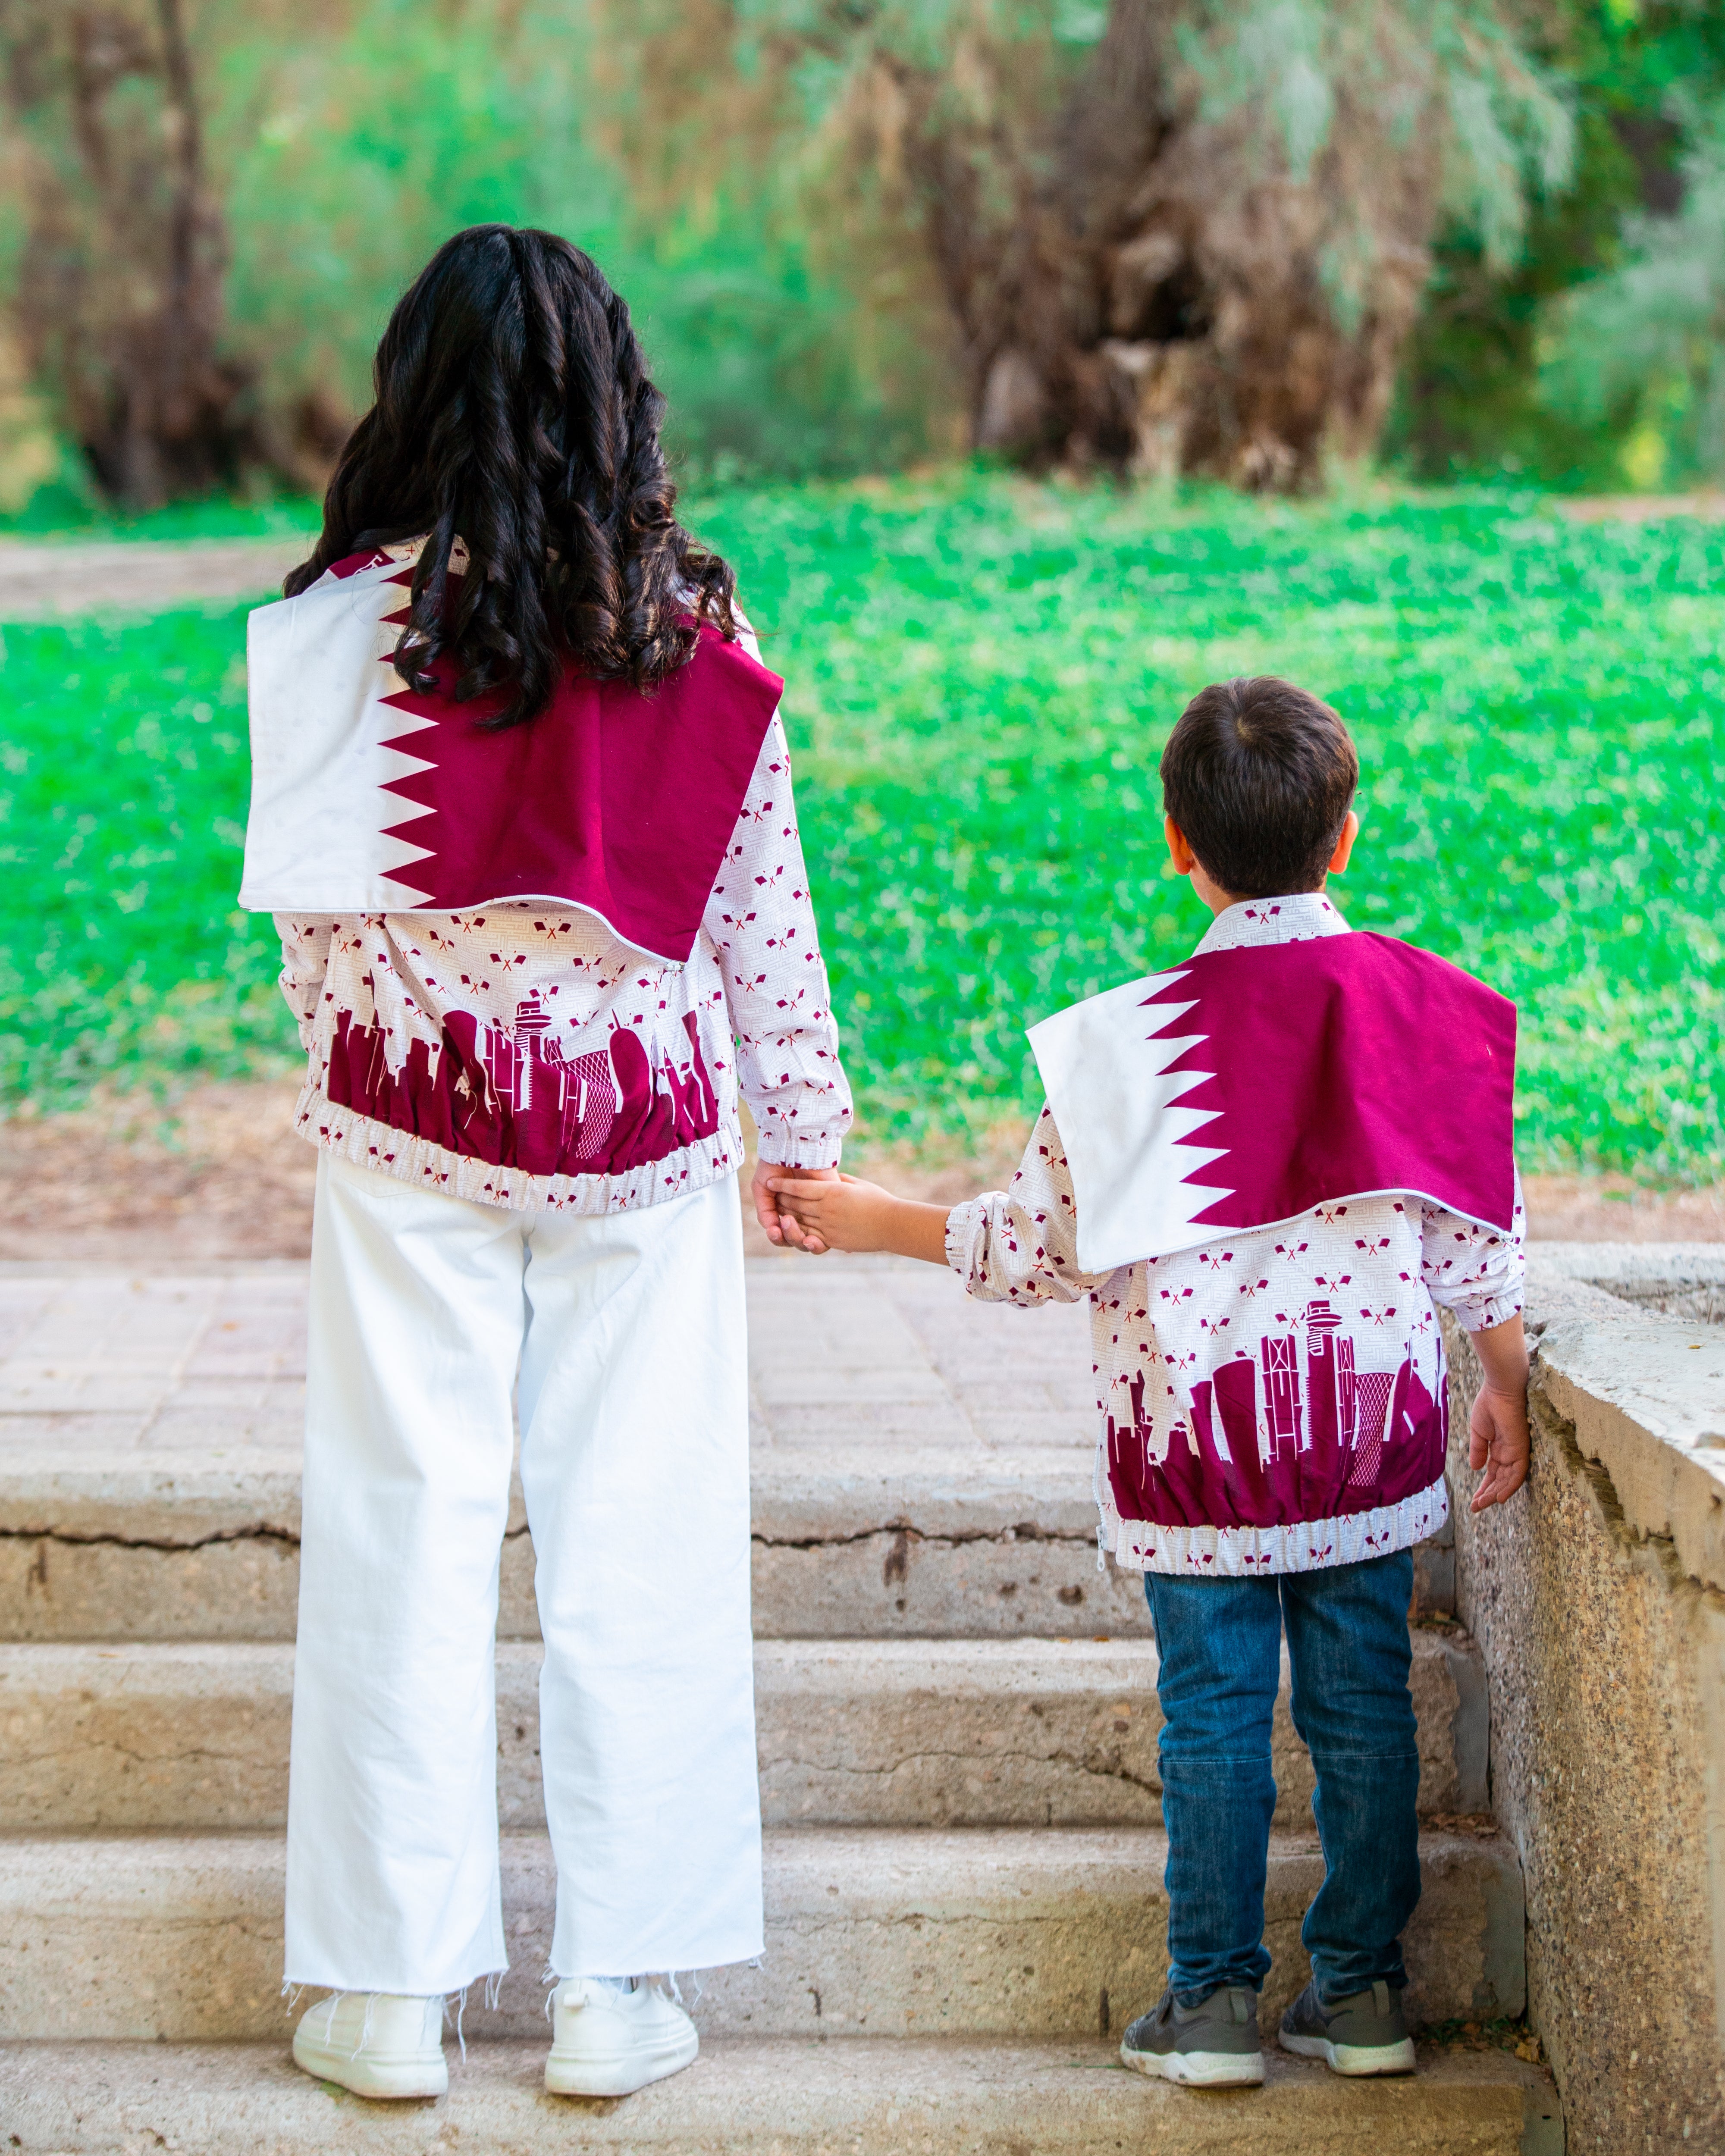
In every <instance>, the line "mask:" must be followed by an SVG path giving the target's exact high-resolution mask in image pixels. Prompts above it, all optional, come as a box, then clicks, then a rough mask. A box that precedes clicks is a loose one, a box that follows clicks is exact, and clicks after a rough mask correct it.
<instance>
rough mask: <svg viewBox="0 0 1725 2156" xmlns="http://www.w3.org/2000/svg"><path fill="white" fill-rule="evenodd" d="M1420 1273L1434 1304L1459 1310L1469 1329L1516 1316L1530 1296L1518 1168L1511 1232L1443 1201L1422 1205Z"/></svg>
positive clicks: (1479, 1329) (1485, 1327)
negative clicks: (1467, 1216)
mask: <svg viewBox="0 0 1725 2156" xmlns="http://www.w3.org/2000/svg"><path fill="white" fill-rule="evenodd" d="M1420 1278H1421V1280H1423V1281H1425V1286H1426V1289H1427V1291H1428V1292H1429V1293H1430V1296H1431V1299H1432V1301H1434V1302H1440V1303H1442V1304H1443V1306H1445V1309H1446V1310H1452V1311H1454V1312H1455V1316H1456V1317H1457V1318H1458V1319H1459V1320H1460V1322H1461V1325H1462V1327H1464V1328H1465V1330H1466V1331H1467V1332H1486V1331H1488V1330H1489V1329H1490V1328H1491V1327H1492V1326H1494V1325H1502V1324H1503V1323H1504V1322H1506V1321H1507V1319H1509V1318H1512V1317H1514V1316H1515V1315H1516V1313H1517V1311H1519V1310H1520V1309H1521V1308H1522V1306H1523V1304H1524V1303H1525V1301H1526V1300H1527V1214H1526V1212H1525V1210H1524V1209H1523V1208H1522V1172H1521V1170H1520V1168H1517V1170H1516V1190H1515V1218H1514V1224H1513V1225H1512V1229H1511V1230H1510V1232H1509V1234H1508V1235H1504V1234H1503V1233H1502V1230H1501V1229H1497V1228H1486V1227H1482V1226H1481V1224H1480V1223H1479V1222H1478V1221H1477V1220H1469V1219H1464V1218H1463V1216H1462V1215H1461V1214H1459V1213H1450V1212H1448V1211H1446V1210H1445V1208H1444V1207H1442V1206H1441V1205H1422V1206H1421V1207H1420Z"/></svg>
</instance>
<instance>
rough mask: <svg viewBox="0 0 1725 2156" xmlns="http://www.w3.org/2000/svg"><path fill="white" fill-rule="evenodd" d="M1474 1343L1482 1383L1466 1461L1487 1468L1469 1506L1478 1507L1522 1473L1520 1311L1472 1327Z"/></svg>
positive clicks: (1510, 1491) (1501, 1495) (1505, 1491)
mask: <svg viewBox="0 0 1725 2156" xmlns="http://www.w3.org/2000/svg"><path fill="white" fill-rule="evenodd" d="M1473 1344H1474V1348H1475V1351H1476V1353H1477V1354H1478V1356H1479V1358H1480V1363H1481V1368H1482V1369H1483V1370H1484V1372H1485V1383H1483V1384H1482V1385H1481V1387H1480V1389H1479V1393H1478V1394H1477V1396H1476V1399H1475V1400H1474V1404H1473V1412H1472V1413H1471V1414H1470V1415H1469V1416H1468V1418H1467V1464H1468V1466H1470V1467H1471V1468H1474V1469H1475V1470H1476V1471H1477V1470H1478V1469H1480V1468H1481V1467H1483V1468H1484V1469H1485V1474H1484V1475H1483V1476H1481V1480H1480V1485H1479V1487H1478V1488H1477V1489H1476V1491H1474V1493H1473V1502H1472V1503H1471V1506H1470V1507H1468V1509H1469V1510H1470V1511H1471V1512H1484V1511H1485V1510H1486V1507H1487V1506H1488V1505H1501V1504H1502V1502H1503V1501H1504V1499H1505V1498H1506V1497H1513V1496H1514V1495H1515V1493H1516V1491H1517V1490H1519V1489H1520V1488H1521V1486H1522V1483H1524V1482H1525V1481H1527V1456H1528V1452H1529V1450H1530V1440H1529V1438H1528V1435H1527V1342H1526V1339H1525V1337H1523V1334H1522V1321H1521V1319H1520V1318H1519V1317H1512V1318H1510V1319H1509V1320H1508V1321H1507V1322H1506V1323H1505V1324H1502V1325H1495V1326H1493V1327H1491V1330H1490V1331H1489V1332H1476V1333H1475V1334H1474V1336H1473Z"/></svg>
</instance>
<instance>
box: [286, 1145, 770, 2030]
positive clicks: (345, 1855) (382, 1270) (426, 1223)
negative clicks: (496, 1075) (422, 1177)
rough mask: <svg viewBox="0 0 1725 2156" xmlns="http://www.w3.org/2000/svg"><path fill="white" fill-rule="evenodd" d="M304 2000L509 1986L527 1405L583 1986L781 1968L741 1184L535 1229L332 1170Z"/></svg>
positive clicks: (310, 1470) (555, 1780)
mask: <svg viewBox="0 0 1725 2156" xmlns="http://www.w3.org/2000/svg"><path fill="white" fill-rule="evenodd" d="M744 1325H745V1319H744V1310H743V1290H742V1229H741V1223H740V1219H739V1215H738V1210H737V1193H736V1189H735V1187H734V1185H733V1184H732V1183H731V1182H729V1181H728V1180H727V1181H726V1182H723V1183H715V1184H713V1185H712V1186H711V1188H707V1189H706V1190H701V1191H696V1192H693V1193H691V1194H689V1195H688V1196H686V1197H683V1198H678V1199H671V1200H670V1201H669V1202H668V1203H666V1204H661V1205H653V1206H647V1207H644V1208H643V1209H641V1210H639V1212H632V1213H620V1214H606V1215H605V1216H603V1218H598V1219H594V1218H573V1217H570V1216H567V1215H559V1214H542V1213H516V1212H508V1211H506V1210H504V1209H501V1207H494V1206H487V1205H475V1204H470V1203H468V1202H467V1201H466V1200H465V1199H456V1198H449V1197H444V1196H439V1195H437V1194H436V1193H431V1192H428V1191H422V1190H417V1189H415V1188H413V1187H412V1186H411V1185H409V1184H406V1183H398V1182H396V1181H394V1180H393V1178H389V1177H387V1176H383V1175H379V1174H377V1173H373V1172H372V1171H371V1170H369V1169H367V1168H355V1167H352V1166H350V1165H348V1164H347V1163H343V1162H341V1161H337V1160H335V1159H332V1158H330V1157H329V1156H328V1155H327V1154H326V1155H325V1156H324V1158H322V1159H321V1161H320V1162H319V1164H318V1179H317V1210H316V1225H315V1228H314V1231H313V1236H312V1256H311V1343H310V1354H309V1360H308V1364H307V1379H308V1384H307V1401H306V1419H305V1501H304V1524H303V1529H302V1534H303V1540H302V1544H301V1559H300V1562H301V1574H300V1628H299V1645H298V1649H297V1651H296V1654H295V1662H294V1734H293V1765H292V1773H291V1777H290V1791H289V1799H288V1848H287V1941H286V1954H287V1965H286V1975H287V1980H288V1981H289V1983H290V1984H316V1985H329V1986H331V1987H333V1988H335V1989H340V1990H345V1991H385V1992H402V1993H408V1994H421V1995H429V1994H433V1993H437V1992H451V1991H456V1990H459V1989H461V1988H462V1987H463V1986H464V1985H465V1984H470V1983H471V1982H473V1981H475V1979H478V1978H480V1977H482V1976H485V1975H488V1974H490V1973H491V1972H492V1971H494V1970H497V1969H503V1968H505V1967H506V1966H507V1955H506V1952H505V1948H504V1938H503V1917H502V1908H501V1896H500V1892H499V1880H498V1862H497V1732H496V1700H495V1652H494V1645H493V1642H494V1637H495V1630H496V1621H497V1578H498V1565H499V1559H500V1555H501V1547H502V1542H503V1536H504V1531H505V1527H506V1523H507V1517H508V1509H509V1486H510V1469H511V1456H512V1454H513V1451H514V1418H513V1417H512V1415H511V1394H512V1393H514V1392H516V1381H517V1373H519V1410H520V1424H521V1481H522V1486H523V1487H524V1490H525V1491H526V1502H527V1517H528V1523H529V1525H530V1527H531V1530H532V1536H533V1548H534V1553H535V1557H536V1563H537V1568H538V1569H537V1574H536V1594H537V1598H538V1604H539V1619H540V1625H541V1629H542V1631H543V1633H544V1635H545V1661H544V1666H543V1669H542V1674H541V1677H540V1688H539V1697H540V1717H541V1720H540V1753H541V1759H542V1770H543V1773H544V1777H545V1804H546V1814H547V1820H548V1821H549V1824H550V1828H551V1839H552V1849H553V1851H554V1853H555V1856H556V1858H557V1928H556V1933H555V1936H554V1938H553V1942H552V1967H553V1968H554V1969H555V1970H556V1972H557V1974H558V1975H559V1976H632V1975H635V1974H639V1973H640V1972H641V1971H644V1970H658V1969H698V1968H711V1967H715V1966H717V1965H719V1964H721V1963H727V1962H736V1961H742V1960H747V1959H749V1958H752V1957H753V1956H754V1955H756V1954H758V1953H760V1952H761V1949H762V1914H761V1815H760V1799H759V1790H758V1784H757V1779H756V1761H755V1729H754V1681H753V1662H752V1638H751V1627H750V1612H749V1480H748V1390H747V1362H746V1354H745V1343H744Z"/></svg>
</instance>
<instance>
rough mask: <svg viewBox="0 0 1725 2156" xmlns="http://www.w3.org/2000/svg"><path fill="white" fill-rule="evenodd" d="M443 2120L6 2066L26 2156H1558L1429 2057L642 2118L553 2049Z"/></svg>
mask: <svg viewBox="0 0 1725 2156" xmlns="http://www.w3.org/2000/svg"><path fill="white" fill-rule="evenodd" d="M448 2050H449V2055H450V2056H449V2095H448V2096H447V2097H444V2098H442V2099H441V2100H440V2101H439V2102H437V2103H435V2104H419V2103H396V2104H382V2103H373V2104H368V2103H365V2102H362V2101H361V2100H360V2099H359V2098H358V2097H351V2096H348V2095H346V2094H345V2093H343V2092H341V2091H339V2090H336V2089H335V2088H334V2087H332V2086H331V2084H330V2083H327V2082H314V2081H312V2080H311V2079H310V2078H309V2077H308V2076H305V2075H304V2074H301V2073H300V2072H299V2071H297V2070H296V2069H295V2066H293V2064H292V2062H291V2061H290V2059H289V2057H288V2056H287V2053H286V2051H285V2049H284V2047H283V2046H281V2045H280V2043H274V2044H269V2045H239V2044H220V2045H208V2046H161V2045H148V2046H146V2045H125V2046H115V2045H94V2044H80V2045H68V2044H41V2045H34V2044H32V2045H21V2046H3V2047H0V2089H3V2091H4V2100H3V2104H0V2111H3V2115H4V2118H5V2122H6V2124H7V2126H8V2128H9V2130H10V2143H9V2145H10V2146H11V2147H12V2148H18V2149H20V2150H22V2151H23V2152H25V2156H50V2152H51V2156H136V2152H137V2151H139V2150H141V2149H144V2148H171V2149H172V2150H174V2151H176V2152H177V2156H231V2152H232V2151H233V2150H234V2149H236V2148H244V2149H246V2150H247V2151H249V2156H331V2152H333V2151H340V2152H341V2153H342V2156H349V2152H351V2156H368V2152H372V2151H375V2152H377V2156H421V2152H423V2151H424V2150H425V2149H427V2148H432V2147H436V2148H456V2147H459V2148H473V2149H484V2150H486V2151H488V2152H490V2156H516V2152H526V2151H535V2150H540V2149H553V2148H554V2149H556V2150H557V2151H559V2152H560V2156H587V2152H589V2151H591V2152H599V2151H603V2152H605V2156H629V2152H641V2156H647V2152H655V2153H656V2156H834V2152H836V2151H839V2150H843V2151H845V2156H909V2152H911V2151H916V2152H917V2156H922V2152H925V2151H940V2152H954V2156H956V2152H958V2151H968V2152H977V2156H981V2152H983V2151H988V2152H990V2153H991V2156H1029V2152H1031V2151H1034V2152H1036V2156H1064V2153H1065V2152H1068V2151H1070V2152H1071V2156H1096V2152H1097V2151H1100V2150H1105V2149H1106V2150H1118V2149H1125V2148H1131V2149H1132V2150H1135V2151H1141V2152H1142V2156H1158V2152H1160V2151H1166V2152H1168V2156H1379V2152H1380V2151H1381V2150H1383V2149H1384V2148H1394V2150H1395V2151H1396V2156H1561V2149H1562V2146H1563V2143H1562V2128H1561V2122H1560V2121H1559V2120H1558V2116H1557V2106H1556V2102H1555V2098H1554V2097H1553V2092H1552V2089H1551V2086H1550V2084H1549V2082H1548V2081H1547V2080H1546V2079H1545V2077H1544V2076H1543V2075H1542V2074H1540V2073H1539V2072H1538V2070H1537V2069H1536V2068H1534V2067H1531V2066H1522V2064H1521V2063H1520V2062H1519V2061H1517V2060H1516V2059H1513V2058H1510V2057H1507V2056H1505V2055H1504V2054H1502V2053H1500V2052H1492V2053H1485V2054H1481V2053H1477V2052H1467V2051H1461V2052H1455V2051H1430V2052H1423V2053H1422V2056H1421V2058H1420V2071H1419V2072H1418V2074H1417V2075H1416V2076H1413V2077H1412V2078H1410V2079H1408V2080H1402V2081H1384V2082H1341V2081H1337V2079H1336V2078H1335V2076H1333V2075H1331V2074H1328V2073H1327V2072H1325V2071H1324V2070H1323V2068H1322V2067H1321V2066H1310V2065H1307V2064H1306V2063H1305V2062H1303V2061H1297V2060H1292V2059H1285V2058H1283V2057H1282V2056H1281V2055H1280V2054H1279V2053H1275V2052H1272V2053H1271V2056H1270V2059H1269V2061H1268V2062H1267V2063H1268V2066H1269V2077H1268V2079H1267V2081H1266V2083H1265V2086H1264V2087H1262V2088H1261V2089H1253V2090H1237V2091H1231V2092H1223V2091H1216V2092H1208V2093H1204V2094H1199V2093H1194V2092H1192V2091H1189V2090H1183V2089H1177V2088H1173V2087H1170V2086H1169V2085H1168V2083H1167V2082H1149V2081H1146V2080H1144V2079H1143V2078H1142V2076H1139V2075H1137V2074H1131V2073H1127V2071H1125V2070H1124V2069H1123V2068H1122V2066H1120V2065H1119V2063H1118V2061H1117V2057H1116V2056H1115V2053H1114V2050H1113V2047H1112V2046H1104V2045H1101V2044H1096V2043H1080V2044H1072V2043H1064V2044H1050V2043H1042V2044H1036V2043H1023V2042H1019V2043H999V2044H978V2043H965V2042H951V2041H947V2042H941V2041H932V2042H931V2041H927V2040H922V2041H915V2042H908V2043H886V2042H881V2041H879V2040H869V2039H866V2038H863V2039H857V2040H854V2041H851V2042H850V2043H844V2044H824V2043H820V2042H818V2041H816V2042H809V2041H803V2042H796V2041H786V2040H778V2041H766V2042H762V2041H759V2040H742V2041H738V2040H722V2039H721V2040H715V2041H712V2042H710V2043H708V2044H706V2045H705V2046H704V2047H703V2049H702V2052H701V2057H700V2058H699V2059H698V2060H697V2061H696V2063H695V2064H694V2066H691V2067H690V2068H689V2069H688V2071H686V2072H685V2073H681V2074H677V2075H675V2076H673V2077H672V2078H671V2079H670V2080H669V2081H665V2082H658V2083H656V2084H655V2086H654V2087H651V2088H649V2089H644V2090H643V2091H642V2092H640V2094H639V2095H638V2096H635V2097H630V2098H629V2100H628V2101H627V2102H622V2103H617V2102H581V2101H578V2100H574V2099H570V2098H567V2097H547V2096H546V2095H545V2093H544V2092H543V2090H542V2087H541V2077H542V2074H543V2072H544V2066H545V2040H544V2038H543V2037H542V2036H541V2037H540V2038H539V2040H537V2041H532V2042H523V2043H482V2044H471V2045H470V2046H469V2047H468V2052H467V2056H466V2058H465V2060H463V2059H462V2058H461V2057H460V2056H459V2054H458V2053H457V2051H456V2050H455V2046H454V2045H453V2044H450V2045H449V2046H448Z"/></svg>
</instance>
